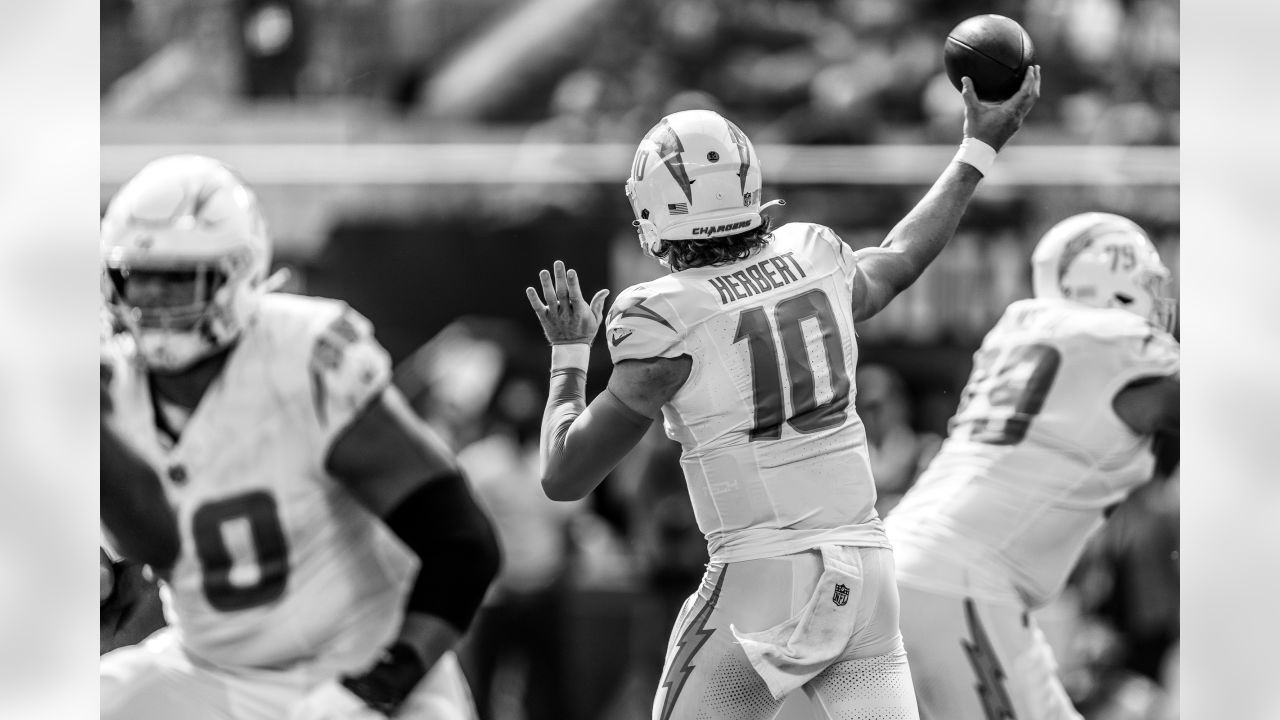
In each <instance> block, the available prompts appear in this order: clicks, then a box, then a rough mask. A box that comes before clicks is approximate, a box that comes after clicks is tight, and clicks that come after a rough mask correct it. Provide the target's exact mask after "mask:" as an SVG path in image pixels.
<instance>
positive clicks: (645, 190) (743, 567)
mask: <svg viewBox="0 0 1280 720" xmlns="http://www.w3.org/2000/svg"><path fill="white" fill-rule="evenodd" d="M1039 77H1040V75H1039V68H1033V69H1032V70H1031V71H1029V72H1028V73H1027V77H1026V80H1025V82H1024V83H1023V85H1022V88H1021V89H1020V91H1019V92H1018V93H1017V94H1016V95H1015V96H1014V97H1012V98H1010V99H1009V100H1007V101H1006V102H1004V103H1001V104H985V103H982V102H980V101H978V99H977V97H976V96H975V95H974V92H973V88H972V84H971V83H969V82H967V81H966V83H965V86H964V91H963V95H964V100H965V106H966V112H965V126H964V130H965V133H964V134H965V144H964V145H963V146H962V148H961V150H960V152H959V154H958V155H957V158H956V160H957V161H956V162H952V163H950V164H949V165H948V166H947V168H946V169H945V170H944V171H943V173H942V175H941V177H940V178H939V179H938V180H937V182H936V183H935V184H934V185H933V187H932V189H930V191H929V192H928V193H927V194H926V195H925V197H924V199H922V200H921V201H920V202H919V203H918V204H917V205H916V207H915V208H914V209H913V210H912V211H911V212H910V213H909V214H908V215H907V216H906V217H905V218H904V219H903V220H902V221H901V222H899V223H898V224H897V226H895V227H894V229H893V230H892V231H891V232H890V234H889V237H888V238H887V239H886V240H885V242H884V244H883V245H881V246H880V247H876V248H868V249H865V250H860V251H857V252H854V251H852V250H851V249H850V248H849V247H848V246H847V245H845V243H844V242H843V241H841V240H840V238H838V237H837V236H836V235H835V233H834V232H832V231H831V229H829V228H827V227H824V226H822V225H815V224H810V223H791V224H787V225H783V226H782V227H780V228H777V229H773V228H771V226H770V223H769V219H768V218H767V217H766V216H764V215H762V214H761V210H763V209H764V208H765V207H767V206H768V205H771V204H773V203H763V204H762V202H761V190H762V175H761V170H760V163H759V161H758V160H757V158H756V153H755V150H754V148H753V147H752V144H751V142H750V141H749V140H748V139H747V136H746V135H745V134H744V133H743V132H742V131H741V130H740V129H738V127H737V126H736V125H734V124H733V123H731V122H729V121H728V120H726V119H725V118H723V117H721V116H720V115H718V114H716V113H714V112H709V111H702V110H694V111H686V112H680V113H675V114H673V115H669V116H667V117H666V118H664V119H663V120H662V121H661V122H659V123H658V125H657V126H656V127H654V128H653V129H652V130H651V131H650V132H649V133H648V134H647V135H646V136H645V138H644V140H643V141H642V142H641V143H640V146H639V149H638V150H637V152H636V155H635V160H634V162H633V165H632V168H631V177H630V179H629V180H628V181H627V184H626V188H627V196H628V198H629V199H630V201H631V206H632V210H633V211H634V213H635V222H636V227H637V229H638V231H639V236H640V242H641V245H642V246H643V248H644V250H645V251H646V252H647V253H649V254H650V255H653V256H655V257H657V258H659V259H661V260H662V262H663V263H664V264H666V265H667V266H668V267H669V268H670V269H671V270H672V272H671V274H669V275H667V276H665V277H663V278H661V279H659V280H655V281H653V282H648V283H643V284H640V285H636V286H634V287H631V288H628V289H627V290H626V291H624V292H622V293H621V294H620V295H619V296H618V298H617V300H616V301H615V302H614V303H613V306H612V308H611V309H610V311H609V316H608V321H607V334H606V337H607V342H608V346H609V352H610V354H611V355H612V359H613V363H614V367H613V373H612V375H611V376H610V378H609V383H608V388H607V389H606V390H605V391H604V392H602V393H600V394H599V395H598V396H597V397H596V398H595V399H594V400H593V401H592V402H591V404H590V405H589V406H588V405H587V404H586V399H585V397H584V388H585V382H586V368H587V357H588V353H589V350H590V343H591V341H592V339H593V338H594V336H595V335H596V332H597V329H598V327H599V325H600V323H601V320H602V314H603V308H604V299H605V291H600V292H599V293H596V294H595V295H594V296H593V297H592V299H591V301H590V302H588V301H587V300H586V299H585V298H584V297H583V295H582V292H581V290H580V286H579V280H578V278H577V275H576V273H574V272H573V271H572V270H566V268H565V267H564V265H563V264H562V263H559V262H557V263H555V266H554V269H553V273H554V274H553V273H549V272H547V271H545V270H544V271H543V272H542V274H541V285H542V293H541V296H539V294H538V292H537V291H536V290H535V289H534V288H529V289H528V291H527V294H528V297H529V301H530V303H531V305H532V306H533V309H534V311H535V313H537V315H538V318H539V319H540V321H541V322H542V326H543V329H544V331H545V332H546V335H547V338H548V340H549V341H550V342H551V343H552V346H553V347H552V367H551V388H550V393H549V398H548V403H547V408H546V412H545V415H544V416H543V426H542V466H543V476H542V477H543V479H542V484H543V488H544V490H545V491H546V493H547V495H548V496H549V497H551V498H553V499H564V500H568V499H574V498H580V497H583V496H585V495H586V494H587V493H589V492H591V490H592V489H593V488H595V487H596V485H598V484H599V483H600V481H601V480H602V479H603V478H604V476H605V475H606V474H607V473H608V472H609V471H610V470H611V469H612V468H613V467H614V465H615V464H616V463H617V462H618V461H619V460H620V459H621V458H622V457H623V456H624V455H626V453H627V452H628V451H630V450H631V448H632V447H634V446H635V445H636V443H637V442H638V441H639V440H640V438H641V436H643V435H644V433H645V431H646V429H647V428H648V427H649V425H650V424H651V423H652V422H653V419H654V418H656V417H657V416H658V415H659V414H661V415H662V416H663V417H664V420H665V424H666V430H667V434H668V436H670V437H671V438H673V439H675V440H677V441H679V442H680V444H681V445H682V447H683V453H682V458H681V464H682V466H683V469H684V473H685V477H686V481H687V485H688V489H689V494H690V497H691V499H692V503H693V508H694V511H695V514H696V515H697V520H698V525H699V527H700V529H701V530H702V531H703V532H704V533H705V535H706V538H707V542H708V550H709V554H710V558H711V562H710V564H709V565H708V569H707V573H706V575H705V577H704V579H703V582H702V585H701V587H700V588H699V589H698V590H697V592H695V593H694V594H693V595H692V596H690V598H689V599H688V600H687V601H686V602H685V604H684V607H683V609H682V610H681V612H680V615H679V618H678V619H677V622H676V626H675V628H674V629H673V631H672V634H671V639H670V641H669V644H668V647H667V657H666V662H665V668H664V669H663V673H662V680H661V683H660V686H659V687H658V689H657V694H656V696H655V698H654V704H653V718H654V720H672V719H674V718H680V719H681V720H695V719H698V720H702V719H715V718H734V719H735V720H742V719H749V718H771V717H773V715H774V714H775V713H776V712H777V711H778V709H779V707H780V706H781V703H782V700H783V698H784V697H785V696H786V695H788V694H789V693H791V692H792V691H794V690H797V689H803V691H804V693H805V694H806V695H807V697H808V698H809V700H810V702H811V705H812V707H813V708H814V714H815V716H816V717H823V718H867V719H871V718H889V717H892V718H915V717H917V711H916V701H915V697H914V693H913V690H912V685H911V677H910V674H909V670H908V667H907V660H906V655H905V654H904V652H903V646H902V638H901V635H900V634H899V631H898V593H897V588H896V587H895V585H894V564H893V555H892V553H891V551H890V549H889V543H888V540H887V538H886V536H885V532H884V527H883V524H882V522H881V520H880V519H879V517H877V515H876V512H875V507H874V505H875V485H874V483H873V482H872V479H871V470H870V465H869V462H868V458H867V444H866V435H865V433H864V431H863V427H862V423H861V421H860V420H859V419H858V416H857V414H856V413H855V412H854V403H853V397H854V387H853V381H852V378H853V376H854V370H855V369H856V364H857V345H856V342H855V336H854V328H855V323H857V322H859V321H862V320H865V319H867V318H870V317H871V316H873V315H875V314H876V313H877V312H879V311H880V310H881V309H882V308H883V307H885V305H886V304H887V303H888V302H889V301H890V300H891V299H892V298H893V297H894V296H896V295H897V294H898V293H900V292H901V291H902V290H904V289H905V288H906V287H907V286H909V285H910V284H911V283H912V282H914V281H915V280H916V278H918V277H919V276H920V273H921V272H923V271H924V269H925V267H926V266H927V265H928V264H929V262H930V261H932V260H933V258H934V257H936V256H937V254H938V253H939V252H941V250H942V249H943V247H944V246H945V245H946V243H947V241H948V240H949V239H950V238H951V236H952V235H953V234H954V232H955V229H956V226H957V225H958V223H959V221H960V217H961V215H962V214H963V212H964V209H965V207H966V205H967V203H968V201H969V199H970V197H971V196H972V194H973V192H974V190H975V188H976V187H977V185H978V182H979V180H981V179H982V177H983V172H984V171H985V170H986V169H987V168H988V167H989V166H990V164H991V162H992V160H993V159H994V157H995V153H996V151H997V150H999V149H1000V148H1001V147H1002V146H1003V145H1004V144H1005V142H1006V141H1007V140H1009V138H1010V137H1012V136H1013V134H1014V133H1015V132H1016V131H1017V129H1018V127H1019V126H1020V125H1021V123H1022V119H1023V118H1024V117H1025V115H1026V114H1027V112H1028V111H1029V110H1030V109H1031V107H1032V105H1033V104H1034V103H1035V100H1036V98H1037V96H1038V94H1039Z"/></svg>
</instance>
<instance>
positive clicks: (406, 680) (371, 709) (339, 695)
mask: <svg viewBox="0 0 1280 720" xmlns="http://www.w3.org/2000/svg"><path fill="white" fill-rule="evenodd" d="M426 674H427V668H426V666H424V665H423V663H422V659H421V658H420V657H419V656H418V653H416V652H414V651H413V649H412V648H410V647H409V646H408V645H405V644H403V643H397V644H395V645H392V646H391V647H389V648H387V650H386V652H384V653H383V654H382V657H381V658H380V659H379V660H378V662H377V664H375V665H374V666H373V668H371V669H370V670H369V671H368V672H365V673H363V674H361V675H355V676H347V677H341V678H338V679H337V680H334V681H330V682H326V683H324V684H322V685H321V686H319V687H317V688H316V689H315V690H313V691H312V692H311V693H310V694H309V695H307V697H305V698H303V700H302V702H301V703H299V704H298V706H296V707H295V708H294V709H293V711H292V714H291V715H290V720H366V719H369V720H372V719H373V718H386V717H390V716H391V715H392V713H394V712H395V711H396V709H397V708H399V707H400V705H401V704H402V703H404V701H405V698H407V697H409V693H411V692H413V688H414V687H415V686H416V685H417V684H418V681H420V680H422V678H423V677H424V676H425V675H426Z"/></svg>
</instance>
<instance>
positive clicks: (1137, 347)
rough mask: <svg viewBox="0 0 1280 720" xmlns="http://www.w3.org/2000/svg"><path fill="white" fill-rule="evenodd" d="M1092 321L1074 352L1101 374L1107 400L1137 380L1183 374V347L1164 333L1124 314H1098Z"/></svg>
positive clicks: (1136, 317)
mask: <svg viewBox="0 0 1280 720" xmlns="http://www.w3.org/2000/svg"><path fill="white" fill-rule="evenodd" d="M1091 320H1092V327H1091V328H1089V329H1088V331H1087V332H1084V333H1082V334H1081V335H1078V336H1077V338H1076V340H1075V343H1076V349H1075V352H1076V353H1078V356H1080V357H1081V358H1082V359H1083V360H1084V361H1085V362H1087V363H1088V364H1089V365H1090V366H1092V367H1093V372H1094V373H1098V376H1097V377H1098V382H1101V383H1103V387H1104V393H1105V395H1106V396H1107V397H1114V396H1115V395H1116V393H1118V392H1120V390H1122V389H1124V388H1125V387H1126V386H1128V385H1129V384H1130V383H1132V382H1134V381H1136V380H1141V379H1143V378H1159V377H1168V376H1171V375H1176V374H1178V373H1179V372H1180V369H1181V349H1180V346H1179V344H1178V341H1177V340H1175V339H1174V338H1173V336H1172V335H1170V334H1169V333H1167V332H1165V331H1164V330H1162V329H1160V328H1157V327H1155V326H1153V325H1151V324H1149V323H1147V322H1146V321H1145V320H1144V319H1142V318H1140V317H1138V316H1136V315H1132V314H1130V313H1127V312H1123V311H1114V312H1109V313H1106V314H1105V315H1103V314H1101V313H1097V314H1095V317H1093V318H1091Z"/></svg>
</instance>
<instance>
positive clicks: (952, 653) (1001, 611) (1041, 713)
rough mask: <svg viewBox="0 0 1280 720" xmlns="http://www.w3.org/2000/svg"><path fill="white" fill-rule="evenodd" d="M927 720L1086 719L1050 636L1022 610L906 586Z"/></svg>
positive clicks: (908, 636) (910, 644)
mask: <svg viewBox="0 0 1280 720" xmlns="http://www.w3.org/2000/svg"><path fill="white" fill-rule="evenodd" d="M900 593H901V599H902V635H903V639H904V641H905V643H906V647H907V652H908V653H910V657H911V674H912V677H913V678H914V681H915V686H916V690H917V691H918V693H919V699H920V716H921V717H922V718H924V719H925V720H941V719H943V718H946V719H947V720H1081V716H1080V714H1079V713H1078V712H1076V710H1075V707H1074V706H1073V705H1072V704H1071V700H1070V698H1069V697H1068V696H1067V692H1066V690H1065V689H1064V688H1063V686H1062V681H1061V680H1060V679H1059V678H1058V672H1057V671H1058V664H1057V661H1056V660H1055V659H1054V656H1053V650H1052V649H1051V648H1050V646H1049V642H1048V640H1046V639H1045V636H1044V633H1043V632H1041V630H1040V628H1039V627H1038V626H1037V625H1036V621H1035V619H1034V618H1032V617H1030V616H1029V615H1028V614H1027V613H1026V612H1025V610H1024V609H1023V608H1022V607H1021V606H1019V605H1013V604H1005V603H995V602H985V601H982V600H974V599H972V598H966V597H961V596H955V595H950V594H946V593H939V592H931V591H926V590H923V589H920V588H916V587H912V586H910V585H909V584H901V586H900Z"/></svg>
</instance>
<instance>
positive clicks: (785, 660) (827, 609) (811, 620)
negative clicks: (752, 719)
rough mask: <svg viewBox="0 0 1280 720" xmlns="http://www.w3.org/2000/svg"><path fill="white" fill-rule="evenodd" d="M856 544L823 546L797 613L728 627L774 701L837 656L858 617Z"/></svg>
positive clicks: (859, 567)
mask: <svg viewBox="0 0 1280 720" xmlns="http://www.w3.org/2000/svg"><path fill="white" fill-rule="evenodd" d="M860 549H861V548H857V547H851V546H840V545H823V546H821V548H820V550H821V551H822V568H823V569H822V575H821V576H820V577H819V578H818V585H817V587H815V588H814V590H813V595H812V596H810V598H809V601H808V602H807V603H805V605H804V607H803V608H801V609H800V612H799V613H798V614H797V615H796V616H794V617H792V618H791V619H790V620H787V621H785V622H783V623H781V624H779V625H775V626H774V627H771V628H769V629H767V630H761V631H760V632H753V633H744V632H738V629H737V628H735V627H734V626H733V625H730V626H729V631H730V632H732V633H733V636H734V637H735V638H737V639H738V643H739V644H740V645H742V649H743V651H744V652H746V654H747V659H748V660H750V661H751V665H752V667H754V668H755V669H756V672H757V673H759V674H760V677H761V678H763V679H764V681H765V683H766V684H768V686H769V692H771V693H772V694H773V698H774V699H775V700H781V699H782V697H783V696H785V695H786V694H787V693H790V692H791V691H792V690H795V689H796V688H798V687H800V686H801V685H804V684H805V683H807V682H809V681H810V680H812V679H813V678H814V676H816V675H817V674H818V673H820V672H822V671H823V670H825V669H826V668H827V666H828V665H830V664H831V662H832V661H833V660H835V659H836V658H837V657H839V656H840V655H841V654H842V653H843V652H844V650H845V648H846V647H847V646H848V644H849V639H850V638H851V637H852V636H853V633H854V630H855V629H856V626H857V620H858V617H859V615H860V613H859V612H858V606H859V602H860V600H861V596H862V587H863V574H862V557H861V555H860V554H859V552H858V551H859V550H860Z"/></svg>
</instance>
